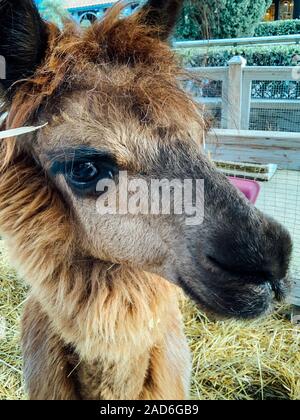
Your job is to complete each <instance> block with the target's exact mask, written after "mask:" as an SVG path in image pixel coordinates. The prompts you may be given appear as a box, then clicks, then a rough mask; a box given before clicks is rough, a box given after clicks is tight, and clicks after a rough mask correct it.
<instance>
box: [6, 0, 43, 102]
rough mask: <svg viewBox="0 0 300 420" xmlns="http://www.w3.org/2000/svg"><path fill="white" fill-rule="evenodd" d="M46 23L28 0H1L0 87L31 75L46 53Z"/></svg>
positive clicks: (10, 85) (9, 93)
mask: <svg viewBox="0 0 300 420" xmlns="http://www.w3.org/2000/svg"><path fill="white" fill-rule="evenodd" d="M47 38H48V36H47V25H46V23H45V22H44V21H43V20H42V18H41V17H40V15H39V12H38V10H37V8H36V6H35V4H34V2H33V1H31V0H0V58H1V60H0V87H1V88H2V89H4V91H5V92H6V93H7V96H8V97H10V96H11V94H12V89H11V87H12V84H13V83H15V82H16V81H18V80H20V79H23V78H26V77H29V76H31V75H32V74H34V72H35V70H36V68H37V66H38V65H39V64H40V63H41V61H42V60H43V58H44V56H45V52H46V48H47Z"/></svg>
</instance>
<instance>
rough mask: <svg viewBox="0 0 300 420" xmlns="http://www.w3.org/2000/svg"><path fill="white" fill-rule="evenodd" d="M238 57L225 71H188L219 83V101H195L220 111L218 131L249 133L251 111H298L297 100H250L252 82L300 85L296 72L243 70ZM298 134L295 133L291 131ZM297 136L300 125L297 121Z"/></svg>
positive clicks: (292, 68)
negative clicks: (229, 130) (253, 109)
mask: <svg viewBox="0 0 300 420" xmlns="http://www.w3.org/2000/svg"><path fill="white" fill-rule="evenodd" d="M246 64H247V63H246V60H245V59H244V58H243V57H241V56H235V57H233V58H232V59H231V60H230V61H229V62H228V66H226V67H196V68H191V69H189V71H190V72H191V73H194V74H195V75H196V76H197V78H200V79H202V80H214V81H220V82H222V97H221V98H216V97H201V96H198V97H196V99H197V101H199V102H201V103H203V104H205V105H206V106H207V107H208V108H216V107H221V108H222V111H221V112H222V121H221V128H224V129H226V128H227V129H237V130H248V129H249V121H250V111H251V108H267V109H279V110H280V109H283V108H284V109H287V110H291V111H292V110H297V109H298V110H300V99H299V100H298V99H296V100H290V99H289V98H286V99H276V98H270V99H254V98H252V97H251V87H252V82H253V81H292V82H296V81H299V82H300V74H299V72H298V70H299V68H298V67H295V66H287V67H258V66H249V67H248V66H246ZM293 131H298V130H293ZM299 132H300V121H299Z"/></svg>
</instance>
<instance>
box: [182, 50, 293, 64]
mask: <svg viewBox="0 0 300 420" xmlns="http://www.w3.org/2000/svg"><path fill="white" fill-rule="evenodd" d="M178 52H179V54H180V55H181V56H183V62H184V64H185V65H186V66H192V67H203V66H208V67H220V66H226V65H227V63H228V61H229V60H230V59H231V58H232V57H233V56H235V55H241V56H243V57H245V58H246V60H247V65H248V66H291V65H293V64H295V60H293V57H294V56H295V55H296V54H298V55H300V46H298V45H292V46H286V45H284V46H275V47H270V46H267V47H261V46H258V47H230V48H210V49H208V50H207V51H203V50H200V49H199V48H192V49H189V50H178Z"/></svg>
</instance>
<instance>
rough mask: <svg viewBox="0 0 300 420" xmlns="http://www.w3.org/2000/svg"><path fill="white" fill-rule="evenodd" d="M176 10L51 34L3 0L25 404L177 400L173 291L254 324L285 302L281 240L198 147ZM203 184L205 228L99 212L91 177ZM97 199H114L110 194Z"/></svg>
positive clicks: (1, 218) (169, 6)
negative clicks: (23, 291)
mask: <svg viewBox="0 0 300 420" xmlns="http://www.w3.org/2000/svg"><path fill="white" fill-rule="evenodd" d="M181 3H182V1H180V0H164V1H163V0H150V1H149V2H148V3H147V4H146V5H145V6H143V7H142V8H141V9H140V10H138V11H137V12H136V13H135V14H133V15H132V16H130V17H127V18H122V17H120V13H121V11H122V5H120V4H117V5H116V6H115V7H114V8H112V9H111V10H110V11H109V12H108V13H107V14H106V16H105V17H104V19H103V20H102V21H99V22H95V23H94V24H93V25H92V26H91V27H89V28H87V29H82V28H78V27H76V25H75V24H74V23H66V24H65V28H64V29H63V30H60V29H59V28H57V27H55V26H54V25H52V24H48V23H46V22H44V21H43V20H42V19H41V18H40V16H39V14H38V11H37V10H36V8H35V6H34V4H33V2H32V1H31V0H22V1H21V0H0V55H2V56H3V57H5V60H6V63H7V78H6V79H5V80H2V81H1V86H2V98H3V99H2V100H3V101H4V106H3V111H8V112H9V114H8V117H7V119H6V121H5V123H4V124H3V126H2V130H7V129H12V128H17V127H22V126H28V125H42V124H44V123H48V125H47V126H46V127H44V128H43V129H41V130H38V131H36V132H35V133H31V134H26V135H23V136H21V137H19V136H18V137H14V138H9V139H5V140H2V141H1V168H0V231H1V234H2V235H3V237H4V238H5V240H6V242H7V245H8V249H9V250H10V254H11V260H12V262H13V264H14V266H15V267H16V268H17V270H18V272H19V274H20V276H22V278H24V279H25V280H26V282H27V283H28V284H29V286H30V296H29V298H28V300H27V302H26V307H25V310H24V316H23V320H22V346H23V356H24V374H25V382H26V387H27V391H28V394H29V397H30V398H31V399H61V400H67V399H70V400H71V399H184V398H188V395H189V381H190V369H191V366H190V355H189V350H188V345H187V342H186V338H185V336H184V333H183V325H182V319H181V314H180V311H179V307H178V294H177V286H180V288H182V289H183V290H184V291H185V292H186V293H187V294H188V295H189V296H190V297H192V299H194V300H195V302H197V303H198V304H199V305H200V306H201V307H203V308H204V309H205V310H207V311H209V312H213V313H215V314H218V315H220V316H231V317H236V318H251V317H255V316H259V315H260V314H263V313H265V312H266V311H268V310H269V309H270V308H271V307H272V304H273V302H274V301H276V300H279V299H281V298H282V297H283V296H284V295H285V291H286V289H287V285H288V280H287V277H288V276H287V272H288V265H289V258H290V252H291V240H290V237H289V235H288V233H287V232H286V231H285V230H284V228H283V227H282V226H280V225H279V224H278V223H276V222H275V221H274V220H271V219H270V218H268V217H267V216H265V215H263V214H262V213H260V212H259V211H258V210H257V209H255V207H253V206H252V205H251V204H250V203H248V202H247V201H246V199H245V198H243V197H242V195H241V194H239V193H238V192H237V191H236V190H235V188H234V187H233V186H231V185H230V184H229V182H228V181H227V179H226V177H225V176H223V175H221V174H219V173H218V172H217V171H216V170H215V168H214V167H213V165H212V164H211V163H210V162H209V161H208V160H207V159H206V157H205V156H204V154H203V153H202V152H201V143H202V138H203V135H204V133H205V123H204V121H203V118H202V113H201V109H199V108H198V107H197V105H196V104H194V103H193V101H192V100H191V98H190V97H188V95H187V94H186V93H185V92H184V90H182V88H181V86H180V83H179V80H181V77H183V72H182V70H181V69H180V66H179V65H178V63H177V61H176V58H175V57H174V54H173V53H172V51H171V49H170V48H169V46H168V43H167V39H168V37H169V35H170V32H171V30H172V28H173V26H174V24H175V22H176V19H177V15H178V12H179V10H180V6H181ZM121 170H124V171H125V170H126V171H127V173H128V178H129V179H134V178H136V177H140V178H142V179H143V180H144V181H145V182H146V183H147V184H150V182H151V180H152V179H164V178H165V179H169V180H172V179H180V180H185V179H193V180H196V179H203V180H204V183H205V189H204V210H205V212H204V219H203V222H202V223H201V224H199V225H195V226H191V225H187V223H186V221H185V219H184V217H183V215H180V214H175V212H174V211H172V212H171V214H169V215H167V214H156V215H149V214H142V212H141V214H134V215H133V214H102V215H101V214H99V213H98V212H97V211H96V210H95V209H96V201H97V200H98V198H99V196H100V193H99V192H98V189H97V188H96V186H97V183H98V182H99V181H100V180H101V179H103V178H111V179H112V180H114V181H115V183H116V185H117V193H118V194H119V191H118V185H119V184H118V176H119V173H120V171H121ZM105 194H106V197H110V194H111V191H110V190H109V189H108V190H107V191H106V192H105Z"/></svg>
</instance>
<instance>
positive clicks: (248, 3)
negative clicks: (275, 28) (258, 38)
mask: <svg viewBox="0 0 300 420" xmlns="http://www.w3.org/2000/svg"><path fill="white" fill-rule="evenodd" d="M271 2H272V1H271V0H185V3H184V7H183V11H182V15H181V18H180V20H179V24H178V27H177V33H176V37H177V39H203V38H237V37H242V36H252V35H253V34H254V31H255V28H256V25H257V24H258V23H259V22H260V21H261V20H262V18H263V16H264V14H265V12H266V10H267V8H268V7H269V6H270V4H271Z"/></svg>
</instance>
